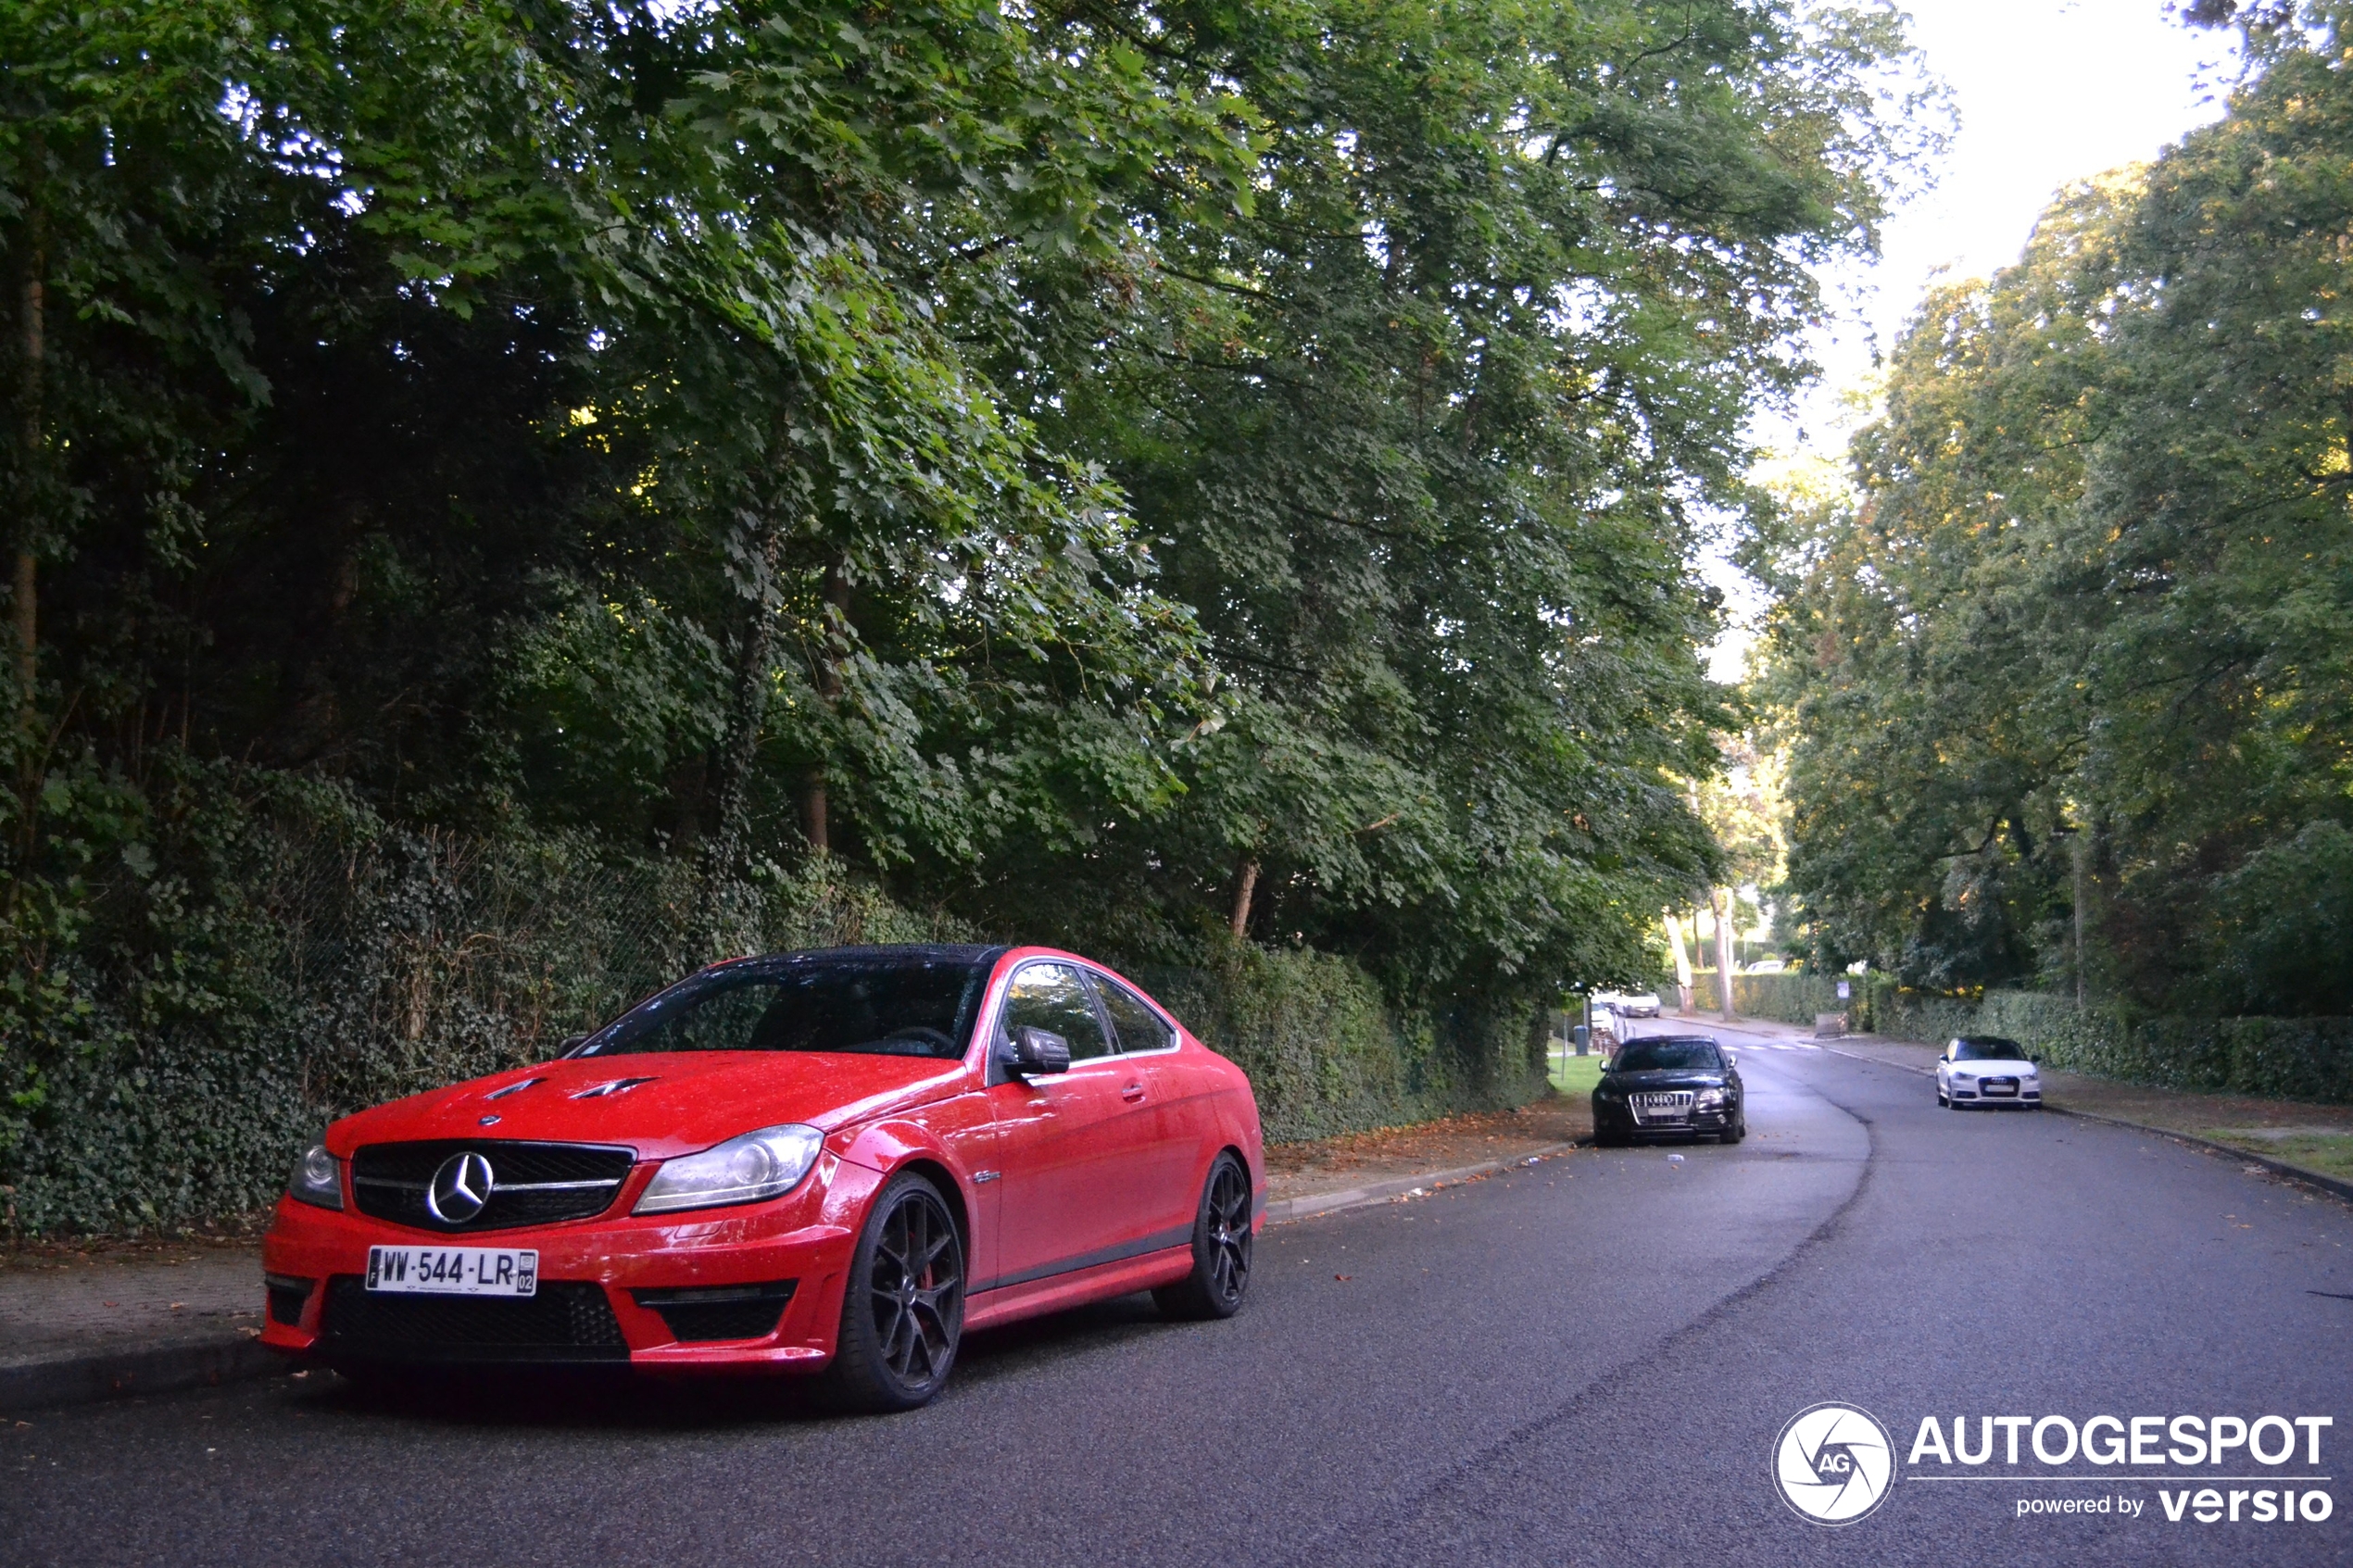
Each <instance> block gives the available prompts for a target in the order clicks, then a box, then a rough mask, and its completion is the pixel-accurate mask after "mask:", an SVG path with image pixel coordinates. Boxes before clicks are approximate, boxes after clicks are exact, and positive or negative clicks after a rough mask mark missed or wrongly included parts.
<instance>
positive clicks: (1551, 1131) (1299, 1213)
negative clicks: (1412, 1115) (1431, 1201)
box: [1266, 1095, 1593, 1224]
mask: <svg viewBox="0 0 2353 1568" xmlns="http://www.w3.org/2000/svg"><path fill="white" fill-rule="evenodd" d="M1592 1133H1593V1108H1592V1101H1591V1100H1589V1099H1587V1098H1585V1097H1584V1096H1583V1095H1555V1096H1554V1097H1553V1098H1550V1099H1543V1100H1539V1101H1537V1102H1536V1103H1535V1104H1534V1105H1525V1106H1522V1107H1520V1108H1519V1109H1518V1110H1492V1111H1485V1112H1482V1113H1479V1114H1477V1115H1470V1116H1450V1117H1447V1118H1445V1119H1444V1120H1442V1121H1438V1122H1425V1123H1421V1124H1419V1125H1417V1126H1412V1127H1388V1128H1383V1129H1381V1130H1380V1131H1378V1132H1371V1133H1353V1134H1349V1135H1344V1136H1341V1137H1337V1138H1322V1139H1318V1140H1317V1141H1315V1142H1314V1143H1292V1144H1271V1145H1269V1146H1268V1147H1267V1149H1266V1222H1267V1223H1269V1224H1281V1223H1285V1222H1287V1221H1290V1220H1303V1219H1306V1218H1307V1217H1308V1216H1309V1215H1311V1214H1327V1213H1330V1212H1332V1211H1333V1210H1338V1209H1352V1208H1354V1207H1356V1206H1357V1205H1359V1204H1364V1203H1377V1202H1381V1201H1383V1200H1386V1199H1389V1198H1397V1197H1402V1196H1407V1195H1411V1194H1413V1193H1416V1192H1426V1191H1428V1190H1429V1189H1431V1188H1433V1187H1438V1186H1444V1185H1452V1184H1453V1183H1455V1182H1464V1181H1472V1180H1476V1179H1477V1178H1478V1177H1481V1176H1488V1175H1492V1174H1493V1173H1496V1172H1497V1171H1501V1170H1504V1169H1505V1168H1507V1167H1509V1166H1513V1165H1519V1164H1525V1163H1528V1162H1529V1161H1531V1160H1541V1159H1544V1158H1546V1157H1547V1156H1550V1155H1554V1154H1563V1153H1566V1152H1567V1150H1568V1148H1569V1147H1570V1146H1571V1145H1573V1144H1575V1143H1577V1142H1579V1140H1581V1139H1584V1138H1588V1137H1591V1136H1592Z"/></svg>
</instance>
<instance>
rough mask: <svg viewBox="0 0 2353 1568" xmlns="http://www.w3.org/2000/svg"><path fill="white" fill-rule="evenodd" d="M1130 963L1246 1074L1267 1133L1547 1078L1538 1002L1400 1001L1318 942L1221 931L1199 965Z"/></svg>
mask: <svg viewBox="0 0 2353 1568" xmlns="http://www.w3.org/2000/svg"><path fill="white" fill-rule="evenodd" d="M1131 972H1132V973H1133V974H1134V976H1135V978H1136V980H1137V981H1138V983H1139V984H1140V985H1144V986H1145V987H1146V988H1147V989H1149V990H1151V993H1152V994H1153V995H1154V996H1155V997H1159V998H1160V1000H1161V1001H1162V1002H1163V1003H1164V1004H1165V1005H1166V1006H1167V1007H1168V1009H1169V1010H1171V1011H1173V1012H1175V1013H1176V1016H1177V1017H1178V1018H1180V1019H1182V1020H1184V1022H1185V1025H1186V1027H1187V1028H1189V1029H1190V1030H1192V1032H1193V1033H1194V1034H1196V1035H1200V1036H1201V1037H1202V1040H1203V1041H1205V1042H1206V1043H1207V1044H1208V1045H1209V1046H1210V1047H1212V1048H1214V1049H1215V1050H1217V1051H1219V1052H1221V1053H1223V1054H1224V1055H1226V1056H1227V1057H1228V1058H1230V1059H1232V1060H1234V1061H1236V1062H1238V1063H1239V1064H1240V1065H1241V1067H1242V1069H1243V1071H1245V1072H1247V1073H1249V1074H1250V1079H1251V1085H1252V1088H1253V1089H1254V1090H1255V1091H1256V1093H1257V1096H1258V1111H1259V1116H1260V1119H1261V1120H1262V1122H1263V1123H1265V1129H1266V1136H1267V1138H1268V1140H1269V1141H1270V1142H1277V1143H1281V1142H1289V1141H1291V1140H1294V1139H1300V1138H1319V1137H1329V1136H1331V1135H1335V1134H1339V1133H1352V1132H1362V1131H1365V1130H1366V1129H1369V1128H1373V1127H1393V1126H1400V1125H1403V1124H1405V1123H1413V1122H1423V1121H1428V1120H1429V1119H1431V1118H1432V1117H1438V1116H1448V1115H1453V1114H1454V1113H1456V1112H1458V1111H1466V1110H1495V1109H1500V1108H1502V1107H1504V1106H1511V1105H1524V1104H1526V1103H1527V1102H1528V1101H1529V1100H1532V1099H1535V1098H1539V1097H1540V1096H1541V1095H1542V1094H1543V1093H1544V1091H1545V1076H1544V1050H1545V1041H1544V1037H1543V1035H1542V1034H1541V1018H1542V1015H1541V1013H1538V1012H1536V1011H1534V1010H1514V1011H1507V1012H1500V1013H1499V1012H1492V1011H1487V1010H1479V1009H1476V1008H1468V1007H1462V1008H1453V1009H1446V1010H1439V1011H1435V1012H1414V1013H1407V1014H1403V1015H1400V1014H1398V1013H1397V1012H1395V1011H1394V1010H1391V1009H1390V1006H1389V1004H1388V1002H1387V1001H1386V1000H1385V999H1384V997H1382V995H1381V990H1380V987H1379V986H1378V985H1376V984H1375V983H1374V981H1373V978H1372V976H1371V975H1369V974H1367V973H1365V971H1364V970H1363V969H1362V968H1361V967H1359V966H1358V965H1357V964H1355V963H1353V962H1351V961H1350V960H1347V959H1344V958H1340V957H1337V956H1334V955H1332V954H1329V953H1320V952H1317V951H1315V950H1314V949H1312V948H1265V947H1243V946H1239V945H1234V944H1231V943H1221V944H1220V946H1219V947H1218V949H1217V951H1216V952H1215V953H1214V955H1213V957H1212V960H1211V961H1210V962H1209V963H1208V964H1205V965H1202V966H1201V967H1195V968H1176V967H1170V966H1164V965H1144V966H1140V967H1139V968H1137V969H1136V970H1133V971H1131Z"/></svg>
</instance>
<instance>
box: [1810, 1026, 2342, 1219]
mask: <svg viewBox="0 0 2353 1568" xmlns="http://www.w3.org/2000/svg"><path fill="white" fill-rule="evenodd" d="M1822 1048H1823V1049H1824V1050H1826V1051H1831V1052H1832V1053H1834V1054H1836V1055H1838V1056H1843V1057H1844V1058H1846V1060H1849V1061H1868V1062H1869V1063H1871V1064H1872V1065H1873V1066H1875V1067H1893V1068H1894V1069H1895V1070H1896V1071H1897V1072H1899V1073H1919V1075H1920V1076H1922V1077H1923V1078H1926V1077H1933V1076H1934V1075H1935V1071H1934V1069H1932V1068H1927V1067H1911V1066H1907V1065H1906V1064H1905V1063H1903V1062H1900V1061H1882V1060H1880V1059H1879V1058H1878V1057H1875V1056H1857V1055H1856V1054H1855V1053H1854V1052H1853V1051H1842V1050H1839V1049H1838V1048H1837V1047H1835V1046H1824V1047H1822ZM2043 1109H2044V1110H2048V1111H2053V1112H2055V1113H2057V1114H2058V1115H2060V1116H2072V1117H2074V1118H2075V1119H2076V1120H2077V1121H2078V1122H2096V1123H2099V1124H2100V1125H2101V1126H2103V1127H2121V1128H2123V1129H2124V1130H2125V1131H2126V1132H2128V1133H2148V1134H2151V1135H2154V1136H2157V1137H2160V1138H2171V1139H2172V1140H2173V1141H2174V1142H2175V1143H2185V1144H2188V1145H2189V1146H2190V1147H2191V1148H2202V1149H2204V1150H2206V1151H2207V1152H2208V1154H2227V1155H2229V1156H2230V1157H2231V1158H2232V1159H2233V1160H2245V1161H2246V1163H2247V1164H2249V1165H2260V1166H2262V1167H2263V1169H2265V1170H2266V1171H2269V1172H2271V1174H2273V1175H2275V1176H2283V1177H2285V1178H2286V1179H2287V1180H2289V1181H2291V1182H2302V1183H2303V1184H2304V1185H2306V1186H2312V1187H2318V1188H2320V1189H2321V1190H2322V1192H2325V1193H2327V1194H2328V1195H2329V1196H2330V1197H2332V1198H2344V1199H2345V1200H2347V1202H2353V1182H2348V1181H2346V1180H2344V1179H2343V1178H2341V1177H2337V1176H2332V1175H2328V1174H2326V1173H2322V1172H2320V1171H2311V1170H2307V1169H2306V1168H2305V1167H2303V1166H2301V1165H2293V1164H2290V1163H2289V1162H2288V1161H2286V1160H2274V1159H2272V1158H2271V1156H2270V1155H2268V1154H2257V1153H2255V1152H2254V1151H2253V1150H2251V1149H2245V1148H2239V1147H2238V1146H2237V1145H2236V1144H2227V1143H2217V1142H2215V1141H2214V1140H2213V1139H2212V1138H2202V1137H2199V1136H2198V1135H2196V1133H2184V1132H2181V1131H2179V1130H2177V1129H2175V1128H2172V1127H2152V1126H2150V1125H2149V1124H2148V1123H2145V1122H2127V1121H2126V1120H2124V1118H2123V1117H2121V1116H2102V1115H2101V1114H2099V1112H2097V1111H2095V1110H2070V1108H2068V1107H2067V1106H2064V1105H2054V1104H2053V1103H2051V1102H2050V1101H2049V1100H2045V1101H2044V1102H2043Z"/></svg>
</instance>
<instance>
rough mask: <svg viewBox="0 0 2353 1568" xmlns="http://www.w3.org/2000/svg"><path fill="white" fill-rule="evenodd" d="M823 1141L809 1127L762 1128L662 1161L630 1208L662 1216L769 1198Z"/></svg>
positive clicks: (813, 1157) (796, 1177)
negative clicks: (634, 1204) (675, 1211)
mask: <svg viewBox="0 0 2353 1568" xmlns="http://www.w3.org/2000/svg"><path fill="white" fill-rule="evenodd" d="M824 1142H825V1135H824V1134H823V1133H821V1132H819V1131H818V1130H817V1129H816V1128H814V1127H802V1126H792V1125H788V1126H783V1127H762V1128H761V1130H760V1131H758V1132H756V1133H746V1134H745V1135H743V1136H741V1137H739V1138H729V1139H728V1140H727V1141H726V1142H725V1143H723V1144H721V1145H720V1146H719V1147H717V1148H707V1149H704V1150H703V1151H702V1152H701V1153H700V1154H688V1155H683V1156H681V1157H680V1158H678V1159H676V1160H664V1161H663V1162H662V1167H661V1170H659V1171H656V1172H655V1173H654V1179H653V1181H652V1183H651V1184H650V1185H648V1187H647V1188H646V1195H645V1196H644V1197H643V1198H639V1199H637V1207H636V1209H635V1210H634V1211H635V1212H636V1213H639V1214H667V1213H670V1212H672V1211H673V1210H679V1209H716V1208H719V1207H721V1206H722V1205H724V1204H729V1203H757V1202H759V1201H760V1200H761V1198H775V1197H777V1196H779V1195H780V1194H783V1193H787V1192H790V1191H791V1190H792V1189H793V1188H794V1187H795V1186H796V1185H799V1182H800V1178H801V1177H803V1176H805V1175H807V1174H809V1167H811V1166H812V1165H814V1164H815V1163H817V1151H818V1149H820V1148H824Z"/></svg>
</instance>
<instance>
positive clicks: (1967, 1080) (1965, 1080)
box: [1953, 1073, 1977, 1084]
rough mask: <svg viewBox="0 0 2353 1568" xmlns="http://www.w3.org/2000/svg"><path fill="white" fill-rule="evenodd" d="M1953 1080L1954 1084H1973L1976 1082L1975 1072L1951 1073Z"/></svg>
mask: <svg viewBox="0 0 2353 1568" xmlns="http://www.w3.org/2000/svg"><path fill="white" fill-rule="evenodd" d="M1953 1082H1955V1083H1956V1084H1974V1083H1976V1082H1977V1074H1975V1073H1954V1074H1953Z"/></svg>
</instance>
